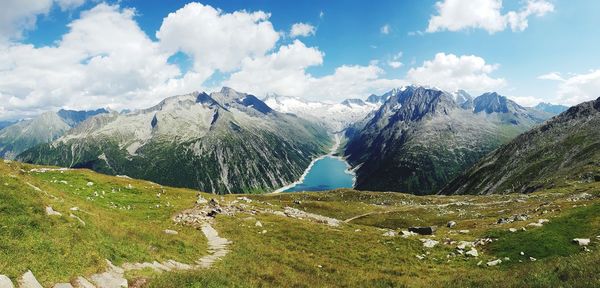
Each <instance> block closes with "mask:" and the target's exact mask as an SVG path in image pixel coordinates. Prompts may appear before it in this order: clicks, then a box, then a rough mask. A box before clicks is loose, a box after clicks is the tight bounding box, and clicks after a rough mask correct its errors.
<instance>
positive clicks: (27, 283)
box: [19, 271, 44, 288]
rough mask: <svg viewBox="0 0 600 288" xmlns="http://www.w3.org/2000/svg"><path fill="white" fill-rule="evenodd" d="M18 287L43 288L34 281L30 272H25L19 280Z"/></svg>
mask: <svg viewBox="0 0 600 288" xmlns="http://www.w3.org/2000/svg"><path fill="white" fill-rule="evenodd" d="M19 287H20V288H44V287H42V284H40V282H38V281H37V279H35V276H33V273H32V272H31V271H27V272H25V274H23V276H21V279H19Z"/></svg>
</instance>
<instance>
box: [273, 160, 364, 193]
mask: <svg viewBox="0 0 600 288" xmlns="http://www.w3.org/2000/svg"><path fill="white" fill-rule="evenodd" d="M346 169H348V166H347V164H346V162H345V161H344V160H342V159H340V158H337V157H331V156H326V157H325V158H323V159H319V160H317V161H315V163H314V164H313V166H312V167H311V168H310V170H309V171H308V174H306V177H304V181H302V182H301V183H299V184H297V185H296V186H294V187H292V188H289V189H287V190H285V191H284V192H298V191H324V190H331V189H337V188H352V187H353V185H352V184H353V181H354V175H351V174H348V173H346Z"/></svg>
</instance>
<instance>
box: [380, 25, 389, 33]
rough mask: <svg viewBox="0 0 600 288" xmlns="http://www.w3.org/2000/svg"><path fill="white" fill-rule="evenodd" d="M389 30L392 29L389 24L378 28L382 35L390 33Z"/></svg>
mask: <svg viewBox="0 0 600 288" xmlns="http://www.w3.org/2000/svg"><path fill="white" fill-rule="evenodd" d="M390 30H392V28H390V24H385V25H383V26H381V28H379V32H381V34H384V35H387V34H390Z"/></svg>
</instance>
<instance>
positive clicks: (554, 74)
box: [537, 72, 565, 81]
mask: <svg viewBox="0 0 600 288" xmlns="http://www.w3.org/2000/svg"><path fill="white" fill-rule="evenodd" d="M537 79H540V80H552V81H564V80H565V79H563V78H562V76H560V73H558V72H550V73H547V74H544V75H540V76H538V77H537Z"/></svg>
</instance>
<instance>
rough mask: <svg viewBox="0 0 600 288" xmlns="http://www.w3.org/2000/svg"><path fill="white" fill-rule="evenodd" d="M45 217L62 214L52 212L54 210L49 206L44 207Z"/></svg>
mask: <svg viewBox="0 0 600 288" xmlns="http://www.w3.org/2000/svg"><path fill="white" fill-rule="evenodd" d="M46 215H48V216H62V214H61V213H60V212H57V211H54V209H52V207H50V206H47V207H46Z"/></svg>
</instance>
